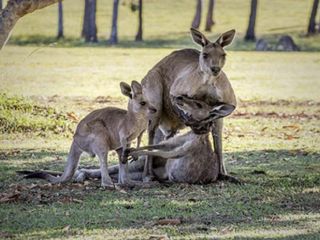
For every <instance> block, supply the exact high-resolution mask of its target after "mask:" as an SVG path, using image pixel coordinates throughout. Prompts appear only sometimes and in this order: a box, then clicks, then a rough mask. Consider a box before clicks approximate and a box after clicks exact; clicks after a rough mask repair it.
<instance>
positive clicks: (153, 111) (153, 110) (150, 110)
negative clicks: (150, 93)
mask: <svg viewBox="0 0 320 240" xmlns="http://www.w3.org/2000/svg"><path fill="white" fill-rule="evenodd" d="M149 112H150V113H156V112H157V109H155V108H153V107H149Z"/></svg>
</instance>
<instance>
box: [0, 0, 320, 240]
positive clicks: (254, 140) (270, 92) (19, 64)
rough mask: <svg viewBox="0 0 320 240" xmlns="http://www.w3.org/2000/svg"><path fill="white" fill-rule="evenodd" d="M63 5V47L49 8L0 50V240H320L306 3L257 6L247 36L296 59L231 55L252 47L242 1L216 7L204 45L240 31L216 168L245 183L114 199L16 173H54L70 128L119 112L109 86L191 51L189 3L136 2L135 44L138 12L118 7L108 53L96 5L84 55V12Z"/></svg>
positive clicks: (319, 104) (313, 63) (90, 185)
mask: <svg viewBox="0 0 320 240" xmlns="http://www.w3.org/2000/svg"><path fill="white" fill-rule="evenodd" d="M75 2H76V1H71V0H65V1H64V7H65V33H66V37H67V39H66V40H65V41H62V42H57V43H56V40H55V38H54V36H55V32H56V20H57V19H56V14H57V9H56V8H57V7H56V6H52V7H49V8H46V9H44V10H41V11H39V12H35V13H34V14H31V15H30V16H26V17H25V18H23V19H21V21H20V22H19V23H18V25H17V26H16V28H15V29H14V31H13V35H12V38H11V40H10V42H9V45H7V46H6V47H5V48H4V49H3V50H1V52H0V239H5V238H13V239H66V238H67V239H167V238H170V239H306V240H307V239H308V240H309V239H320V202H319V199H320V161H319V160H320V147H319V142H320V95H319V89H320V82H319V76H320V55H319V50H320V44H319V43H320V38H319V36H318V37H308V38H307V37H305V36H304V31H305V29H306V25H307V19H308V15H309V11H310V9H311V4H312V1H298V0H273V1H272V4H270V1H267V0H261V1H259V4H260V5H259V12H258V22H257V34H258V36H259V37H265V38H268V39H270V40H271V41H276V39H277V37H278V35H280V34H283V33H290V34H291V35H292V36H294V38H295V40H296V41H297V42H298V43H299V44H300V45H301V47H302V50H306V51H302V52H296V53H279V52H267V53H260V52H250V51H241V50H250V49H252V48H253V47H254V44H244V43H243V42H242V40H241V39H242V37H243V34H244V32H245V29H246V26H247V16H248V11H249V3H250V1H240V0H236V1H232V0H225V1H216V2H217V5H216V10H215V20H216V21H217V24H216V25H215V27H214V31H213V33H212V34H209V35H210V36H211V37H215V36H216V35H217V33H219V32H222V31H225V30H228V29H230V28H236V29H237V31H238V35H237V40H236V42H235V44H234V45H233V46H232V47H231V48H230V49H229V51H228V56H227V65H226V66H225V72H226V73H227V75H228V76H229V78H230V81H231V83H232V85H233V87H234V90H235V93H236V95H237V98H238V102H239V106H238V108H237V110H236V111H235V113H234V114H232V115H231V116H230V117H228V118H226V120H225V129H224V140H223V142H224V152H225V154H224V156H225V161H226V165H227V169H228V170H229V172H230V173H232V174H234V175H235V176H237V177H239V178H240V179H242V180H243V182H244V183H245V184H244V185H241V186H239V185H234V184H230V183H227V182H218V183H215V184H209V185H203V186H200V185H187V184H174V185H168V184H165V185H161V186H155V187H153V188H140V189H138V188H137V189H132V190H123V191H106V190H103V189H101V188H100V181H99V180H92V181H88V182H85V183H84V184H76V183H69V184H66V185H62V186H61V185H50V184H48V183H46V182H44V181H40V180H39V181H38V180H26V179H23V178H22V177H20V176H17V175H16V171H17V170H23V169H50V170H59V171H60V170H62V169H63V167H64V164H65V159H66V156H67V153H68V149H69V147H70V143H71V141H72V133H73V131H74V129H75V126H76V124H77V122H79V120H80V119H81V118H82V117H83V116H85V115H86V114H87V113H88V112H90V111H92V110H94V109H97V108H102V107H105V106H118V107H122V108H124V107H125V106H126V98H125V97H124V96H122V95H121V93H120V91H119V90H120V89H119V82H120V81H126V82H130V81H131V80H133V79H135V80H141V79H142V78H143V77H144V76H145V74H146V73H147V71H148V70H149V69H150V68H151V67H152V66H153V65H154V64H155V63H157V62H158V61H159V60H160V59H162V58H163V57H164V56H166V55H167V54H169V53H170V52H171V51H173V48H183V47H195V46H194V45H193V43H192V41H191V40H190V37H189V34H188V32H187V29H188V28H189V25H190V22H191V19H192V16H193V14H194V13H193V9H194V2H195V1H187V0H182V1H169V0H161V1H156V0H148V1H144V2H145V23H144V24H145V25H144V30H145V31H144V34H145V35H144V36H145V39H146V42H144V43H133V41H132V39H133V38H134V35H135V31H136V27H137V26H136V20H137V15H136V13H132V12H131V11H130V9H129V6H128V5H129V1H123V2H125V4H126V5H121V6H120V19H119V36H120V41H121V42H120V44H119V46H117V47H108V46H107V45H106V39H107V36H108V35H109V29H110V20H111V16H110V13H111V1H98V12H97V15H98V19H97V21H98V30H99V38H100V40H101V41H100V43H98V44H93V45H92V44H88V45H86V44H84V43H83V42H82V40H80V38H79V35H80V30H81V22H82V20H81V18H82V10H83V1H77V3H76V4H75ZM205 2H206V1H205ZM168 6H170V7H168ZM288 6H290V7H288ZM154 9H156V11H155V10H154ZM178 10H179V14H177V12H178ZM173 22H174V23H175V24H172V23H173ZM129 23H130V24H131V25H128V24H129ZM201 29H203V25H202V26H201ZM234 50H237V51H234ZM143 142H144V143H146V139H145V138H144V139H143ZM116 161H117V159H116V155H115V153H111V154H110V162H111V163H116ZM80 164H81V166H91V165H98V161H97V159H94V160H92V159H90V158H89V157H88V156H84V157H83V159H82V160H81V163H80ZM168 220H173V223H174V225H169V224H168Z"/></svg>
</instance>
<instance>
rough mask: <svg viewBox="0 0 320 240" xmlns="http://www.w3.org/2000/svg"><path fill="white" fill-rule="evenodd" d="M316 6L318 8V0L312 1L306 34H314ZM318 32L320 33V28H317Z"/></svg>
mask: <svg viewBox="0 0 320 240" xmlns="http://www.w3.org/2000/svg"><path fill="white" fill-rule="evenodd" d="M318 6H319V0H314V1H313V5H312V9H311V14H310V18H309V24H308V30H307V33H308V34H314V33H316V16H317V11H318ZM319 25H320V23H319ZM319 31H320V27H319Z"/></svg>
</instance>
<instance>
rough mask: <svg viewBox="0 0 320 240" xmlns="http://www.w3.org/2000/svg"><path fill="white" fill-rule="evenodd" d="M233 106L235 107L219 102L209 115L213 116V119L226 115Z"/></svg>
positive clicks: (231, 110)
mask: <svg viewBox="0 0 320 240" xmlns="http://www.w3.org/2000/svg"><path fill="white" fill-rule="evenodd" d="M235 108H236V107H235V106H233V105H231V104H226V103H221V104H219V105H217V106H215V107H214V108H213V109H212V110H211V111H210V115H211V116H213V117H214V119H218V118H222V117H226V116H228V115H229V114H231V113H232V112H233V111H234V109H235Z"/></svg>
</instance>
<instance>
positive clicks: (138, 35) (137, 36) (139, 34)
mask: <svg viewBox="0 0 320 240" xmlns="http://www.w3.org/2000/svg"><path fill="white" fill-rule="evenodd" d="M136 41H137V42H138V41H142V0H139V27H138V32H137V35H136Z"/></svg>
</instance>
